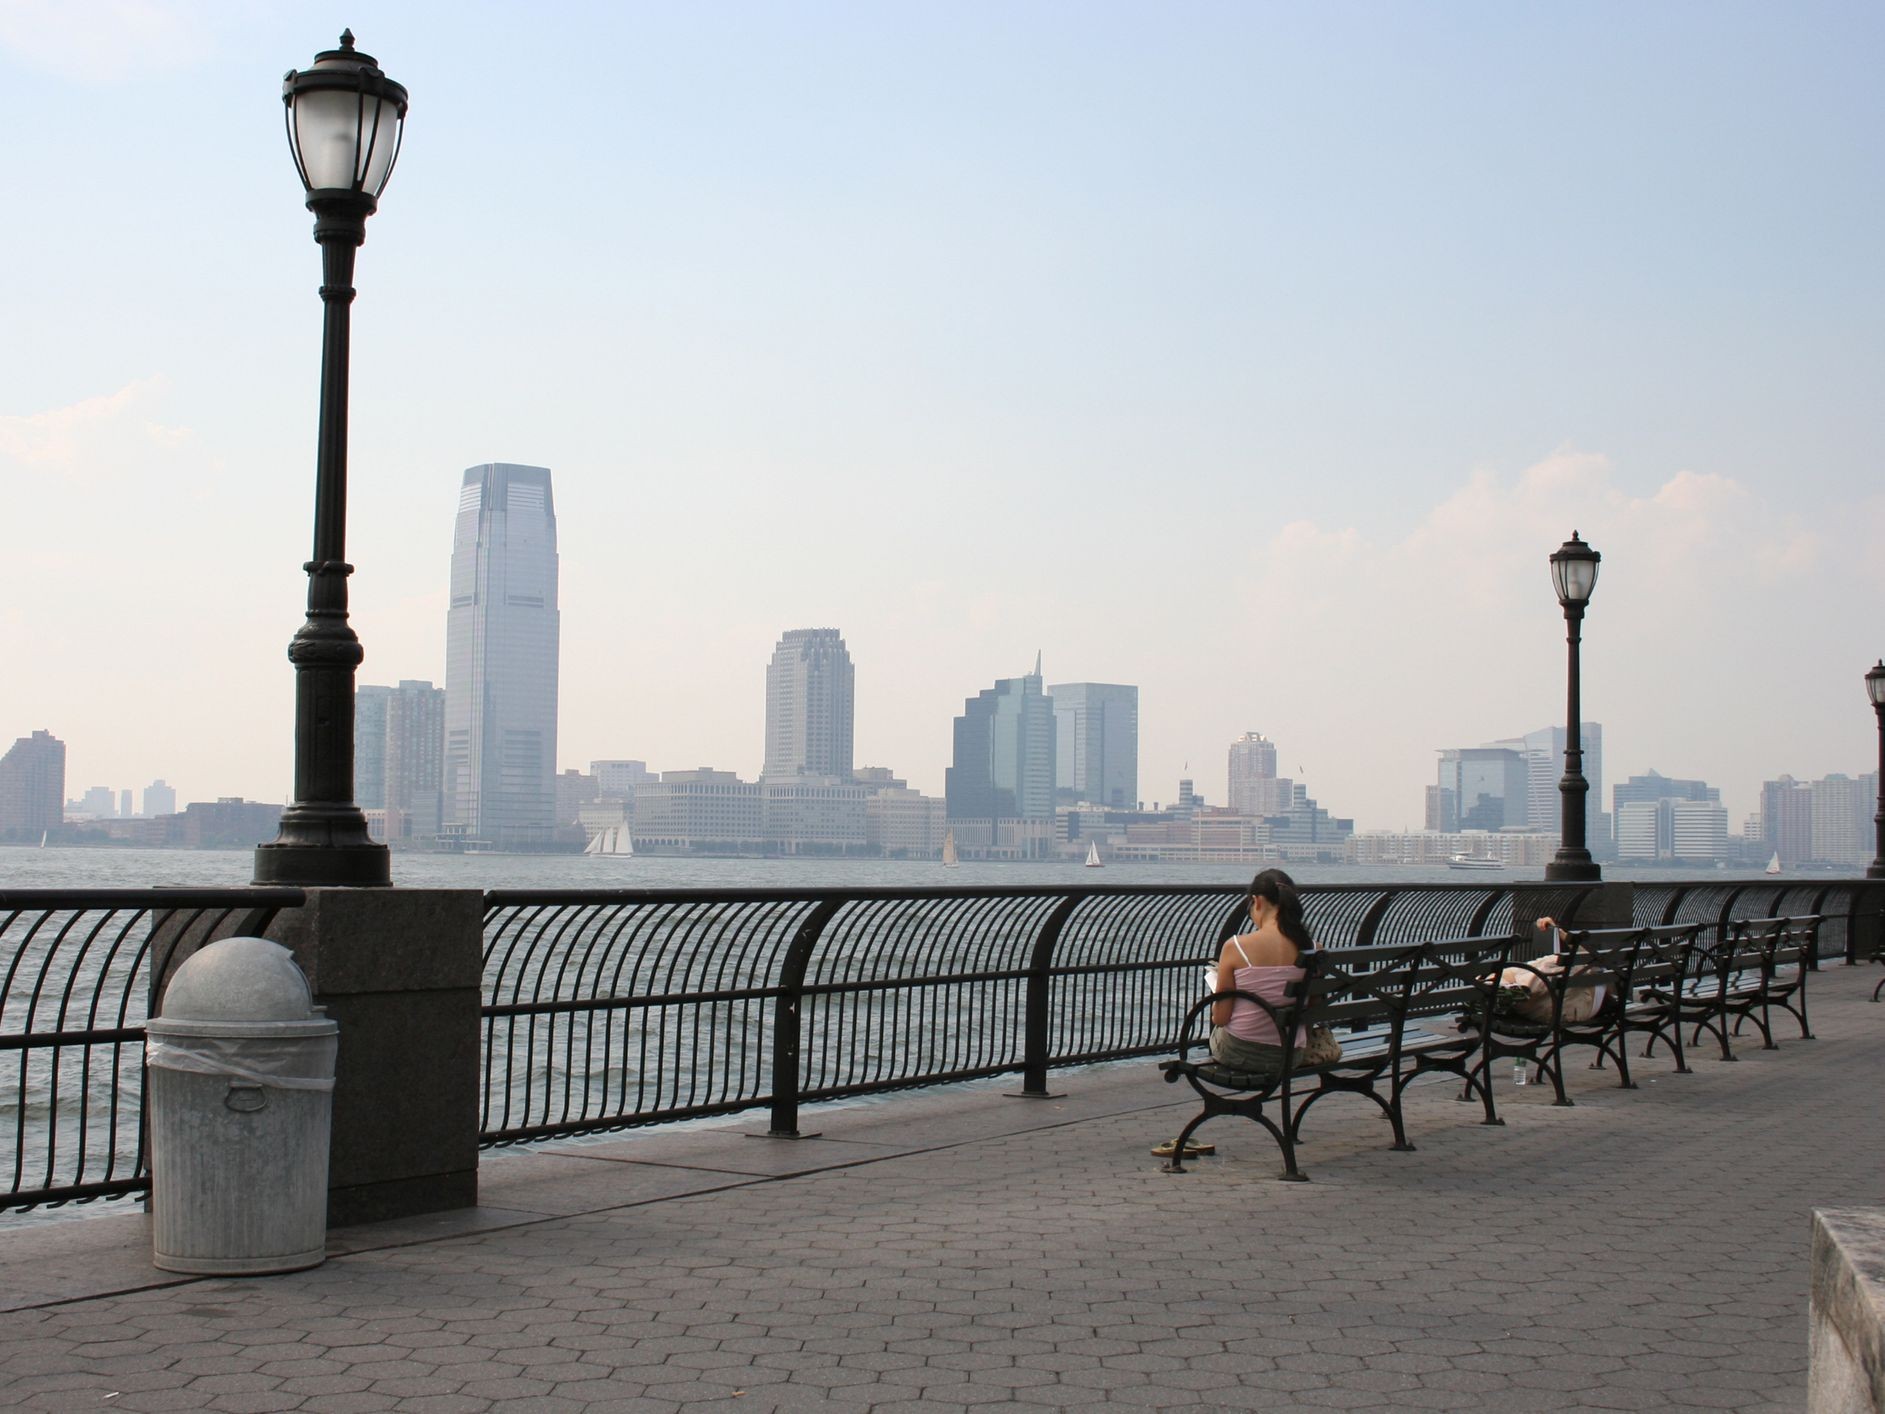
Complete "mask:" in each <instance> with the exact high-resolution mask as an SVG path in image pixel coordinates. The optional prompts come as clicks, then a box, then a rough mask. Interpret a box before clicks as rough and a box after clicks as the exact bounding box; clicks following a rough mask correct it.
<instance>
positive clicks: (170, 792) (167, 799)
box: [140, 780, 177, 820]
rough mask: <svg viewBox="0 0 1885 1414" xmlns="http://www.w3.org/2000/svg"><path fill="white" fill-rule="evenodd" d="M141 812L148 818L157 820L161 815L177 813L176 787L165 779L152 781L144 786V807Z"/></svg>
mask: <svg viewBox="0 0 1885 1414" xmlns="http://www.w3.org/2000/svg"><path fill="white" fill-rule="evenodd" d="M140 813H141V814H142V815H143V816H144V818H145V819H147V820H155V819H156V818H157V817H158V816H159V815H174V814H176V813H177V792H176V789H175V788H174V787H172V786H171V785H169V784H168V783H167V782H165V781H161V780H156V781H152V782H151V783H150V784H149V785H147V786H145V787H144V809H143V810H142V811H141V812H140Z"/></svg>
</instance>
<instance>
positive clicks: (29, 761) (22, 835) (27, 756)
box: [0, 731, 65, 842]
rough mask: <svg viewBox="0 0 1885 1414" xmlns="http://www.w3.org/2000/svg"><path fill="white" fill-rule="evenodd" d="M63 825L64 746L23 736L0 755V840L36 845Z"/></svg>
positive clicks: (49, 738)
mask: <svg viewBox="0 0 1885 1414" xmlns="http://www.w3.org/2000/svg"><path fill="white" fill-rule="evenodd" d="M64 823H65V743H64V742H63V741H60V740H59V738H58V737H56V736H54V735H53V734H52V733H51V732H49V731H39V732H34V733H33V734H32V735H31V736H23V737H21V738H19V739H18V740H17V741H15V742H14V743H13V745H12V746H11V747H10V748H8V750H7V754H6V755H5V756H0V839H14V840H28V841H33V842H37V841H38V840H40V839H41V838H43V837H44V836H45V834H46V832H47V831H49V830H56V829H58V828H59V827H60V826H61V825H63V824H64Z"/></svg>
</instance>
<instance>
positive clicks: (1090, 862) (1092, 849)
mask: <svg viewBox="0 0 1885 1414" xmlns="http://www.w3.org/2000/svg"><path fill="white" fill-rule="evenodd" d="M1086 867H1087V868H1089V869H1104V868H1105V867H1106V865H1105V864H1104V863H1103V862H1102V861H1101V859H1100V842H1099V841H1098V840H1088V841H1087V845H1086Z"/></svg>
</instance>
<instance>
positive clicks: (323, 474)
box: [255, 32, 406, 884]
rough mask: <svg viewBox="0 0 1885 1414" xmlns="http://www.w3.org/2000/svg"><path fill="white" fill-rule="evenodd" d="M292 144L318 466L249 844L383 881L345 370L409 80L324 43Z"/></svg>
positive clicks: (295, 101)
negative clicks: (368, 766)
mask: <svg viewBox="0 0 1885 1414" xmlns="http://www.w3.org/2000/svg"><path fill="white" fill-rule="evenodd" d="M281 96H282V102H283V104H284V105H285V106H286V109H287V121H288V144H289V147H290V148H291V149H292V151H293V153H294V159H295V170H296V172H297V173H299V175H300V177H301V184H302V186H304V187H305V188H306V189H307V204H308V210H310V211H312V212H313V213H314V239H315V240H316V241H317V242H318V243H319V244H320V247H321V306H322V311H323V319H322V328H321V415H320V436H319V449H318V452H317V454H316V459H315V472H314V558H313V559H311V560H309V561H308V563H307V564H306V566H305V567H304V568H305V569H306V570H307V573H308V616H307V620H306V622H305V623H303V624H302V625H301V627H300V629H299V630H298V631H297V632H296V633H295V636H294V640H293V641H292V642H291V643H290V644H289V645H288V660H289V661H290V662H291V663H293V664H294V668H295V780H294V799H293V800H292V801H291V802H289V805H288V808H287V809H286V810H284V811H283V812H282V817H281V830H280V833H279V834H278V835H277V836H276V838H275V839H274V840H273V841H271V842H270V843H268V844H264V845H258V846H256V850H255V882H256V883H258V884H387V883H390V882H391V881H392V869H391V865H390V863H389V860H388V856H387V852H386V846H385V845H383V844H379V843H376V842H375V841H374V840H373V839H372V838H371V837H370V836H369V835H368V834H367V821H366V816H365V815H364V814H362V813H361V810H360V807H359V806H358V805H356V804H355V803H354V798H353V745H354V743H353V714H354V702H353V698H354V669H356V668H357V667H359V666H360V661H361V658H362V657H363V656H364V655H363V653H362V652H361V648H360V640H359V638H358V637H357V636H356V635H355V634H354V631H353V629H352V628H351V627H350V626H349V624H348V623H347V576H348V575H350V574H352V573H353V566H352V565H350V564H348V563H347V373H348V352H349V350H348V337H349V306H350V305H351V304H352V303H353V264H354V252H355V251H356V250H358V249H359V247H360V245H361V243H362V242H364V241H365V240H366V234H367V217H369V216H371V215H372V214H373V212H374V210H375V208H376V207H377V206H378V204H379V195H380V193H381V192H382V191H383V190H385V187H386V180H387V178H388V177H390V176H391V175H392V173H393V162H394V160H395V159H396V158H397V157H398V155H399V140H400V134H401V132H402V131H403V129H404V127H405V120H406V90H405V89H404V88H403V87H401V86H400V85H399V84H396V83H394V82H393V81H392V80H391V79H389V78H387V77H386V75H385V74H383V73H381V72H380V67H379V65H378V64H377V63H376V62H375V61H374V59H373V57H372V56H371V55H368V54H362V53H360V52H359V51H358V50H356V49H355V48H354V47H353V34H352V33H351V32H348V33H346V34H343V35H341V37H340V48H338V49H329V50H327V51H325V52H323V53H321V54H317V55H316V56H315V59H314V66H313V67H312V68H309V69H304V70H302V71H300V72H299V73H297V72H295V71H294V70H292V69H291V70H289V72H288V76H287V77H286V78H285V79H284V80H283V81H282V95H281Z"/></svg>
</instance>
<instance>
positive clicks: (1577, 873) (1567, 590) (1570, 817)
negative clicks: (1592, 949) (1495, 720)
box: [1545, 530, 1603, 883]
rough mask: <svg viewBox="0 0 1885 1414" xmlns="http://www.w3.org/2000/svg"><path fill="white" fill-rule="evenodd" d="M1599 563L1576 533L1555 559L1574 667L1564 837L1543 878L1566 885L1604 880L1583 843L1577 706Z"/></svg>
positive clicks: (1561, 786) (1562, 795) (1568, 701)
mask: <svg viewBox="0 0 1885 1414" xmlns="http://www.w3.org/2000/svg"><path fill="white" fill-rule="evenodd" d="M1601 559H1603V556H1602V555H1600V554H1598V553H1597V552H1596V551H1595V550H1593V549H1591V547H1590V546H1588V545H1586V544H1585V543H1584V542H1583V541H1582V540H1579V539H1578V538H1577V532H1576V531H1575V530H1574V531H1572V532H1571V538H1570V539H1569V540H1567V541H1565V542H1564V544H1562V545H1560V546H1559V547H1558V550H1557V553H1556V554H1554V555H1552V557H1551V582H1552V584H1553V586H1554V587H1555V588H1556V589H1557V591H1558V602H1559V603H1560V604H1562V605H1563V606H1564V637H1565V641H1566V643H1568V644H1569V645H1570V650H1571V663H1570V674H1569V679H1570V681H1569V690H1568V691H1567V693H1566V695H1565V709H1564V715H1565V718H1566V723H1565V729H1564V775H1563V776H1562V777H1561V778H1560V779H1559V781H1558V793H1559V799H1560V801H1561V804H1560V806H1559V810H1560V813H1561V815H1562V820H1561V823H1560V828H1561V833H1560V836H1559V842H1558V855H1557V858H1555V859H1553V860H1552V861H1551V863H1549V864H1547V865H1546V866H1545V878H1547V879H1550V880H1561V881H1563V882H1566V883H1583V882H1589V881H1592V880H1596V879H1601V878H1603V871H1602V870H1601V869H1599V868H1598V867H1597V862H1596V861H1595V860H1593V859H1592V858H1591V857H1590V850H1589V848H1588V847H1587V846H1586V844H1585V839H1584V835H1585V824H1586V813H1585V806H1584V801H1585V797H1586V796H1587V795H1589V793H1590V782H1589V781H1587V780H1585V779H1584V722H1583V717H1582V713H1581V710H1580V706H1579V702H1578V664H1577V649H1578V642H1579V636H1580V628H1579V626H1580V625H1581V624H1582V623H1583V622H1584V606H1585V605H1586V604H1588V603H1590V593H1591V590H1593V589H1595V588H1596V587H1597V562H1598V561H1599V560H1601Z"/></svg>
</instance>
